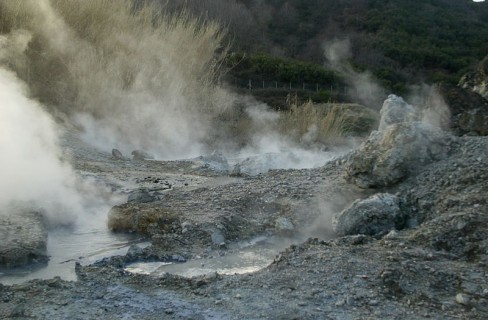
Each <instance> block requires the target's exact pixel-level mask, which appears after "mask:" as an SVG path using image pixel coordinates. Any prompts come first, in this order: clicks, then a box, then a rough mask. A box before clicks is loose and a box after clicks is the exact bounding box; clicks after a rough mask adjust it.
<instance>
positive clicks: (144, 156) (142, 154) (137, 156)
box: [131, 150, 154, 161]
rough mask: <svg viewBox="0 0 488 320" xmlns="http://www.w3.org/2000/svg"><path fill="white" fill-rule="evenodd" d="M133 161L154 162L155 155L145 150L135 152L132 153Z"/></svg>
mask: <svg viewBox="0 0 488 320" xmlns="http://www.w3.org/2000/svg"><path fill="white" fill-rule="evenodd" d="M131 154H132V160H136V161H142V160H152V159H154V155H152V154H150V153H148V152H146V151H143V150H134V151H132V153H131Z"/></svg>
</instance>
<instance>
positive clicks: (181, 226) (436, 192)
mask: <svg viewBox="0 0 488 320" xmlns="http://www.w3.org/2000/svg"><path fill="white" fill-rule="evenodd" d="M391 99H392V100H391V101H397V100H395V99H396V98H395V97H391ZM389 121H390V122H391V123H383V126H384V127H385V128H387V129H385V130H382V131H379V132H377V133H374V134H372V136H370V138H369V139H368V140H367V141H366V142H365V143H364V144H363V145H362V146H361V147H359V148H358V149H357V150H355V151H353V152H351V153H349V154H346V155H344V156H341V157H339V158H337V159H336V160H334V161H331V162H329V163H327V164H325V165H324V166H322V167H320V168H315V169H306V170H305V169H304V170H272V171H270V172H268V173H265V174H260V175H255V176H243V175H238V174H236V173H235V172H234V173H233V171H232V169H231V168H226V167H225V165H223V163H222V159H221V157H218V156H215V155H214V156H211V157H207V158H206V157H202V158H199V159H193V160H188V161H167V162H164V161H154V160H137V161H132V160H128V159H123V158H120V157H117V155H118V154H117V153H115V154H113V155H112V154H109V153H102V152H97V151H95V150H93V149H90V148H89V147H88V146H86V145H84V144H83V143H82V142H81V141H79V140H78V138H77V137H76V136H75V135H68V136H67V138H66V139H67V140H66V141H67V142H66V145H67V146H68V148H67V154H70V155H71V157H72V159H73V164H74V167H75V169H76V170H77V171H78V172H79V173H80V175H82V176H85V177H92V178H93V179H96V180H97V181H98V182H99V183H103V184H105V185H107V186H109V187H110V188H112V190H113V191H114V192H119V193H123V194H126V195H127V198H128V201H127V203H124V204H121V205H119V206H115V207H114V208H112V210H111V211H110V213H109V220H108V225H109V227H110V228H112V229H114V230H118V231H132V232H138V233H141V234H143V235H144V236H146V237H147V238H148V239H150V240H151V243H152V245H151V246H149V247H147V248H144V249H142V248H139V247H137V246H133V247H131V249H130V250H129V252H128V253H127V254H126V255H125V256H117V257H110V258H106V259H103V260H101V261H98V262H96V263H94V264H92V265H88V266H82V265H79V264H77V265H76V272H77V275H78V281H76V282H69V281H64V280H61V279H58V278H54V279H51V280H34V281H30V282H27V283H24V284H19V285H12V286H6V285H1V284H0V318H6V319H9V318H16V319H32V318H34V319H427V318H433V319H486V318H488V240H487V239H488V203H487V202H488V200H487V199H488V198H487V194H488V138H487V137H478V136H462V137H458V136H453V135H451V134H449V133H445V132H444V133H442V132H440V131H438V130H437V129H436V130H434V129H430V128H424V127H423V126H422V125H421V124H419V123H415V122H410V121H411V120H408V121H407V120H405V119H403V118H402V117H400V118H398V117H396V116H392V114H390V120H389ZM388 128H389V129H388ZM412 128H413V129H412ZM412 130H414V132H415V134H413V133H412ZM432 130H433V131H432ZM398 148H401V150H400V149H398ZM378 150H379V151H378ZM405 150H406V151H405ZM219 159H220V160H219ZM344 209H346V210H344ZM385 212H387V213H388V214H385ZM390 212H392V213H391V214H390ZM337 234H341V235H342V236H340V237H338V236H337ZM257 236H262V237H264V238H268V239H270V238H273V237H278V238H279V239H283V240H282V242H283V243H282V244H281V250H280V252H277V254H276V257H275V258H274V260H272V261H270V264H269V266H267V267H265V268H264V269H262V270H259V271H256V272H253V273H247V274H236V275H224V274H218V273H215V272H210V273H208V274H206V275H201V276H196V277H193V278H186V277H181V276H177V275H174V274H169V273H164V272H161V273H157V274H155V273H153V274H149V275H145V274H134V273H131V272H129V271H128V270H127V269H126V268H127V266H129V265H130V264H131V263H134V262H156V261H160V262H172V263H180V266H181V268H185V261H193V260H201V261H207V260H206V259H220V257H224V256H230V255H233V254H236V255H239V254H240V252H241V250H242V247H241V246H240V245H239V244H240V243H243V242H245V241H250V240H252V239H255V237H257ZM289 243H294V244H291V245H290V244H289ZM278 247H279V246H278ZM250 248H251V249H252V245H250Z"/></svg>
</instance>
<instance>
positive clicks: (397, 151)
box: [345, 95, 451, 188]
mask: <svg viewBox="0 0 488 320" xmlns="http://www.w3.org/2000/svg"><path fill="white" fill-rule="evenodd" d="M380 113H381V115H382V117H381V120H380V125H379V130H378V131H373V132H372V133H371V134H370V136H369V138H368V139H367V140H366V141H365V142H364V143H363V144H362V145H361V146H360V147H359V148H357V149H356V150H355V151H354V152H353V153H351V154H350V155H349V156H348V158H347V162H346V166H345V169H346V174H347V176H348V178H349V180H351V181H352V182H353V183H355V184H356V185H357V186H359V187H361V188H371V187H373V188H374V187H387V186H392V185H395V184H396V183H398V182H400V181H401V180H403V179H404V178H406V177H407V176H408V175H409V174H410V173H411V172H413V171H415V170H416V169H417V168H418V167H419V166H422V165H425V164H427V163H430V162H432V161H435V160H439V159H441V158H443V157H444V156H445V155H446V154H447V152H448V151H449V143H450V141H451V137H450V135H449V134H447V133H445V132H443V131H442V130H441V129H439V128H436V127H433V126H431V125H428V124H424V123H422V122H419V121H413V120H414V119H415V109H414V108H413V107H412V106H410V105H408V104H407V103H406V102H405V101H403V99H402V98H399V97H396V96H394V95H390V96H389V97H388V99H387V100H386V101H385V103H384V104H383V107H382V109H381V111H380Z"/></svg>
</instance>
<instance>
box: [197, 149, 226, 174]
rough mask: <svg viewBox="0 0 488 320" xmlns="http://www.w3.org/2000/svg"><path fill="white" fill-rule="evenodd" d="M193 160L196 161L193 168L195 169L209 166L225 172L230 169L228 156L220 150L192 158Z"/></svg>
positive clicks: (208, 167) (216, 170) (214, 169)
mask: <svg viewBox="0 0 488 320" xmlns="http://www.w3.org/2000/svg"><path fill="white" fill-rule="evenodd" d="M192 161H193V162H194V165H193V169H195V170H199V169H204V168H207V169H211V170H212V171H215V172H218V173H224V174H227V173H228V172H229V171H230V166H229V162H228V161H227V158H226V157H225V156H224V155H223V154H222V153H220V152H218V151H214V152H212V153H211V154H210V155H206V156H200V157H197V158H195V159H192Z"/></svg>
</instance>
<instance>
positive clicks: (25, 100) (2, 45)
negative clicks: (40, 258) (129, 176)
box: [0, 31, 107, 225]
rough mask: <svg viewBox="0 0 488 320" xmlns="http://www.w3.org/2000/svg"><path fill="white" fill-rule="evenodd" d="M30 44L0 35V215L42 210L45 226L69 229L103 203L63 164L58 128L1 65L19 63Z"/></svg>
mask: <svg viewBox="0 0 488 320" xmlns="http://www.w3.org/2000/svg"><path fill="white" fill-rule="evenodd" d="M30 39H31V37H30V34H29V33H28V32H25V31H15V32H12V34H9V35H4V36H0V114H1V116H0V154H1V156H0V177H1V179H0V190H2V192H0V209H3V210H0V212H2V213H3V214H5V213H8V210H9V209H8V208H9V206H10V205H12V204H15V203H23V205H28V206H33V207H34V208H40V209H43V212H44V215H45V218H46V219H47V222H48V223H49V224H51V225H64V224H72V223H73V222H75V220H77V219H78V218H79V217H81V216H85V217H86V216H87V215H86V213H87V212H88V213H94V214H97V213H98V212H96V210H95V208H97V209H99V208H100V207H103V206H106V204H105V202H106V199H102V198H101V197H100V191H101V189H100V188H99V187H97V186H95V185H92V184H90V183H89V182H87V181H85V182H82V181H80V180H79V179H78V178H77V176H76V175H75V173H74V171H73V169H72V168H71V166H70V165H69V163H67V162H66V161H64V160H63V158H64V156H63V152H62V150H61V148H60V145H59V137H60V134H61V131H60V128H59V127H58V125H57V124H56V123H55V122H54V120H53V118H52V116H51V115H50V114H48V113H47V112H46V111H45V109H44V107H43V106H42V105H41V104H39V103H38V102H37V101H35V100H32V99H30V98H29V89H28V87H27V86H26V84H25V83H23V82H22V81H21V80H19V79H18V78H17V76H16V75H15V74H14V72H12V71H11V70H9V69H8V63H7V61H10V62H11V61H13V59H17V60H18V61H21V60H23V51H24V50H25V49H26V47H27V44H28V42H29V41H30ZM19 63H20V62H19ZM106 209H107V208H104V210H106ZM92 218H93V217H92Z"/></svg>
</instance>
